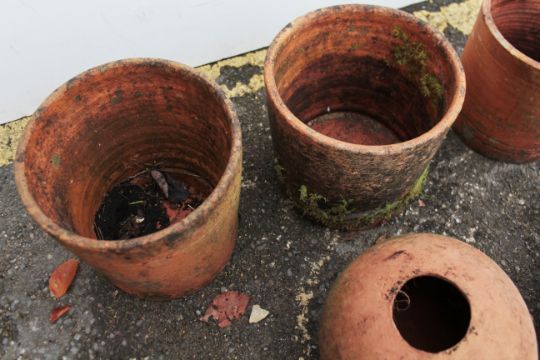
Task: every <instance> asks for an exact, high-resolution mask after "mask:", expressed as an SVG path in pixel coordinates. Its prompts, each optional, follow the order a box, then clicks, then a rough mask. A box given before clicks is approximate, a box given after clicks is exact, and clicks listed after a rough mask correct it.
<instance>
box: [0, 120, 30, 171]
mask: <svg viewBox="0 0 540 360" xmlns="http://www.w3.org/2000/svg"><path fill="white" fill-rule="evenodd" d="M29 120H30V117H29V116H27V117H24V118H21V119H19V120H15V121H12V122H10V123H7V124H2V125H0V166H2V165H7V164H9V163H10V162H12V161H13V159H14V158H15V151H16V149H17V144H18V143H19V137H20V136H21V133H22V131H23V130H24V128H25V127H26V124H28V121H29Z"/></svg>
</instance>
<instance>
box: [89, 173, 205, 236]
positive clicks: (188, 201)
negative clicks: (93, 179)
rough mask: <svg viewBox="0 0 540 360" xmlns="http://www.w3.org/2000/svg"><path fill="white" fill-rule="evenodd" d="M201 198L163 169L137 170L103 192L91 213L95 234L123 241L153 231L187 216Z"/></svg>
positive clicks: (200, 201) (192, 187)
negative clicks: (95, 208) (96, 210)
mask: <svg viewBox="0 0 540 360" xmlns="http://www.w3.org/2000/svg"><path fill="white" fill-rule="evenodd" d="M204 198H205V196H204V195H203V193H202V192H201V191H199V190H198V189H196V188H195V187H194V186H187V185H186V184H185V183H184V182H182V181H179V180H177V179H175V178H173V177H172V176H171V175H170V174H168V173H167V172H165V171H162V170H156V169H147V170H144V171H141V172H140V173H138V174H136V175H134V176H132V177H130V178H129V179H128V180H126V181H124V182H121V183H119V184H117V185H116V186H114V187H113V188H112V189H111V190H110V191H109V192H108V193H107V194H106V195H105V197H104V200H103V203H102V205H101V207H100V209H99V210H98V212H97V213H96V216H95V222H94V229H95V232H96V236H97V238H98V239H100V240H105V239H106V240H125V239H132V238H135V237H139V236H144V235H148V234H151V233H154V232H156V231H158V230H161V229H163V228H166V227H167V226H169V225H171V224H174V223H176V222H178V221H180V220H182V219H184V218H185V217H187V216H188V215H189V214H190V213H191V212H192V211H193V210H195V209H196V208H197V207H198V206H199V205H200V204H201V203H202V202H203V201H204Z"/></svg>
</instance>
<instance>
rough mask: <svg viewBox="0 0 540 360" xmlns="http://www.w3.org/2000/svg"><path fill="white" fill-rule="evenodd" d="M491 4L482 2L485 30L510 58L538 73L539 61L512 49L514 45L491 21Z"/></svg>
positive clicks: (486, 1) (485, 0)
mask: <svg viewBox="0 0 540 360" xmlns="http://www.w3.org/2000/svg"><path fill="white" fill-rule="evenodd" d="M491 4H492V0H484V2H483V3H482V17H483V18H484V22H485V23H486V25H487V28H488V29H489V31H490V32H491V35H492V36H493V37H494V38H495V39H496V40H497V42H498V43H499V44H500V45H501V46H502V47H503V48H504V49H505V50H506V51H507V52H508V53H509V54H510V55H511V56H512V57H515V58H517V59H518V60H520V61H522V62H524V63H525V64H526V65H528V66H530V67H531V68H533V69H535V70H537V71H540V61H536V60H535V59H533V58H532V57H530V56H528V55H527V54H525V53H524V52H522V51H521V50H518V49H517V48H516V47H514V45H512V43H511V42H510V41H508V40H506V38H505V37H504V35H503V34H502V33H501V31H500V30H499V28H498V27H497V24H495V20H494V19H493V15H492V14H491Z"/></svg>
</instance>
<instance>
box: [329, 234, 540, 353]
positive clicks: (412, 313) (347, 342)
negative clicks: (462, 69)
mask: <svg viewBox="0 0 540 360" xmlns="http://www.w3.org/2000/svg"><path fill="white" fill-rule="evenodd" d="M319 337H320V351H321V359H332V360H335V359H403V360H405V359H415V360H419V359H463V360H465V359H467V360H469V359H505V360H511V359H516V360H517V359H519V360H527V359H530V360H533V359H537V354H538V353H537V351H538V348H537V344H536V335H535V333H534V326H533V322H532V318H531V315H530V314H529V312H528V310H527V306H526V305H525V302H524V301H523V299H522V297H521V295H520V294H519V291H518V289H517V288H516V287H515V285H514V284H513V283H512V281H511V280H510V278H509V277H508V276H507V275H506V274H505V273H504V271H503V270H502V269H501V268H499V267H498V266H497V264H495V262H493V261H492V260H491V259H490V258H489V257H487V256H486V255H484V254H483V253H482V252H480V251H479V250H477V249H475V248H473V247H471V246H469V245H467V244H465V243H463V242H461V241H458V240H456V239H452V238H449V237H445V236H440V235H434V234H410V235H406V236H402V237H398V238H396V239H393V240H389V241H388V242H385V243H383V244H381V245H378V246H375V247H373V248H371V249H370V250H368V251H366V252H365V253H364V254H363V255H361V256H360V257H358V258H357V259H356V260H355V261H354V262H353V263H352V264H351V265H349V267H347V269H346V270H345V271H343V273H341V274H340V275H339V277H338V279H337V280H336V282H335V283H334V284H333V286H332V289H331V291H330V294H329V295H328V298H327V299H326V303H325V305H324V310H323V315H322V320H321V327H320V333H319Z"/></svg>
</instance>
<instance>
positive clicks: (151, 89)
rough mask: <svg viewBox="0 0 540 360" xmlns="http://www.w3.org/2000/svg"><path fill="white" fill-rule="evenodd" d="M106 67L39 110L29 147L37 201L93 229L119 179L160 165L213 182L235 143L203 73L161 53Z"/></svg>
mask: <svg viewBox="0 0 540 360" xmlns="http://www.w3.org/2000/svg"><path fill="white" fill-rule="evenodd" d="M100 70H101V71H100ZM100 70H93V71H91V72H90V73H87V74H86V75H83V76H82V77H80V78H78V79H75V80H74V81H72V82H71V83H69V85H68V86H67V88H66V89H65V90H60V92H59V93H58V94H57V95H56V97H54V99H53V100H52V102H50V103H49V104H48V105H47V106H46V107H44V108H43V109H42V110H41V111H39V112H38V114H37V116H36V120H35V124H34V131H33V132H32V134H33V135H32V137H31V138H30V139H29V143H28V144H29V146H28V147H27V153H26V156H27V159H28V160H27V162H26V163H27V164H34V165H33V167H32V168H29V167H27V168H26V178H27V179H28V181H29V188H30V189H32V191H33V194H32V195H33V196H34V198H35V199H36V201H37V203H38V204H39V206H40V207H41V208H42V209H43V210H44V211H45V212H46V215H47V216H49V217H50V218H51V219H53V221H55V222H57V223H58V224H59V225H60V226H63V227H66V228H71V229H73V230H74V231H76V232H77V233H79V234H81V235H83V236H88V237H94V236H95V235H94V232H93V230H92V229H93V226H92V225H93V221H94V215H95V212H96V211H97V209H98V208H99V206H100V205H101V202H102V199H103V196H104V194H105V193H106V192H107V191H108V190H110V189H111V187H112V186H114V185H115V184H116V183H118V182H120V181H122V180H124V179H125V178H127V177H128V176H130V175H134V174H135V173H137V172H139V171H141V170H144V169H145V168H148V167H156V166H157V167H159V168H162V169H167V170H168V171H169V172H171V173H172V174H175V175H176V176H178V177H182V173H185V172H188V173H194V174H196V175H198V176H200V177H201V178H202V179H203V181H202V182H207V183H210V184H211V185H212V186H215V185H216V184H217V182H218V181H219V179H220V177H221V175H222V174H223V171H224V170H225V167H226V164H227V161H228V159H229V154H230V151H231V138H230V134H231V127H230V119H228V117H227V113H226V110H225V109H224V108H223V105H221V103H220V100H219V99H218V96H217V95H216V93H214V92H213V91H212V90H211V89H210V87H209V85H208V84H206V83H205V82H203V81H202V80H201V79H200V78H198V77H195V76H193V75H190V74H188V73H186V72H184V71H179V70H178V69H175V68H172V67H170V66H168V65H163V64H160V63H146V64H144V63H126V64H123V65H121V66H113V67H106V68H102V69H100ZM32 182H33V183H32ZM208 192H210V189H209V190H208ZM206 195H208V194H206Z"/></svg>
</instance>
